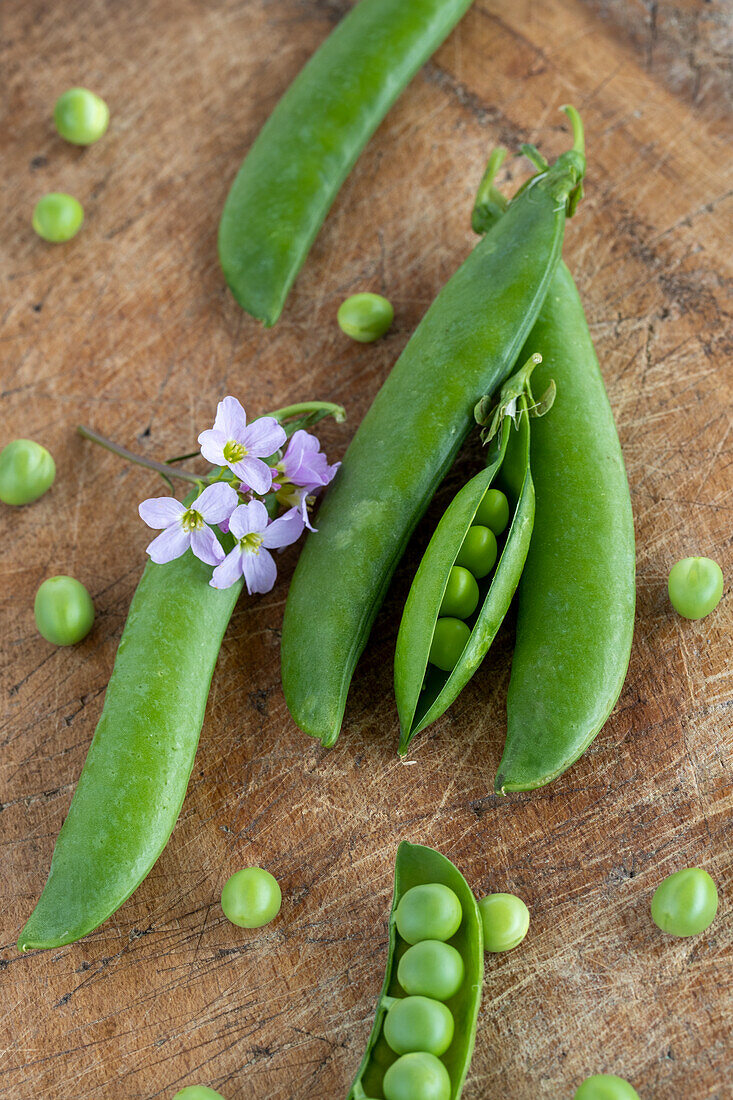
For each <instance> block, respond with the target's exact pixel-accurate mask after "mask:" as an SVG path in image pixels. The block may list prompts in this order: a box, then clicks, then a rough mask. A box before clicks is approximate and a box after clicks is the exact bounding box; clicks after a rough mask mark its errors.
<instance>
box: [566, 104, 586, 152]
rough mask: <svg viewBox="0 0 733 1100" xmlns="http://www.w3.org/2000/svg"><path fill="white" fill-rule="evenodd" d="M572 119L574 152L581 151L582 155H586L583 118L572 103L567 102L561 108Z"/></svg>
mask: <svg viewBox="0 0 733 1100" xmlns="http://www.w3.org/2000/svg"><path fill="white" fill-rule="evenodd" d="M560 110H561V111H564V112H565V114H566V115H567V116H568V119H569V120H570V126H571V128H572V131H573V152H574V153H580V155H581V156H582V157H584V156H585V132H584V130H583V120H582V119H581V117H580V115H579V114H578V112H577V110H576V109H575V107H573V105H572V103H565V104H564V105H563V106H562V107H561V108H560Z"/></svg>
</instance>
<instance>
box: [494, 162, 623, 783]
mask: <svg viewBox="0 0 733 1100" xmlns="http://www.w3.org/2000/svg"><path fill="white" fill-rule="evenodd" d="M527 151H528V150H527V149H525V152H527ZM504 155H505V153H504V150H501V149H498V150H495V151H494V153H493V154H492V156H491V158H490V161H489V167H488V168H487V171H486V174H485V176H484V179H483V180H482V183H481V186H480V187H479V193H478V196H477V201H476V206H475V207H474V212H473V227H474V229H475V230H476V232H479V233H482V232H485V231H486V229H487V228H488V229H491V228H492V227H494V226H495V225H496V224H497V220H498V223H499V224H500V223H501V221H502V220H503V218H504V217H506V214H507V213H508V212H509V210H510V209H511V203H510V204H509V207H507V204H506V200H505V199H504V197H503V196H502V195H501V194H500V193H499V192H498V191H497V190H496V188H495V187H494V186H493V176H494V173H495V172H496V170H497V168H498V167H499V165H500V164H501V161H502V159H503V157H504ZM529 155H530V159H531V160H532V162H533V163H534V164H535V166H536V167H538V168H539V169H540V170H542V168H543V167H546V165H545V164H544V162H543V161H542V159H541V158H540V157H539V155H538V154H537V151H536V150H531V149H530V150H529ZM512 202H516V196H515V198H514V199H513V200H512ZM504 211H506V213H504ZM535 349H540V350H541V352H542V359H543V362H542V365H541V367H539V368H538V370H537V371H536V373H535V375H534V376H533V382H534V385H535V387H536V389H537V390H538V391H539V392H541V391H542V387H543V386H544V385H547V383H548V381H549V380H550V379H552V381H553V382H554V383H555V384H556V386H557V396H556V400H555V404H554V407H553V411H552V416H551V417H548V418H547V419H546V420H542V419H540V420H537V421H536V422H533V429H532V440H531V447H530V454H531V461H532V472H533V481H534V489H535V496H536V513H535V522H534V530H533V532H532V542H531V545H530V548H529V553H528V555H527V561H526V563H525V566H524V570H523V572H522V579H521V582H520V585H519V599H518V611H517V630H516V641H515V646H514V655H513V658H512V670H511V678H510V681H509V693H508V698H507V719H508V732H507V739H506V744H505V747H504V753H503V756H502V758H501V762H500V764H499V769H498V774H497V776H496V782H495V788H496V791H497V793H503V792H505V791H524V790H533V789H534V788H536V787H541V786H543V785H544V784H545V783H549V782H550V781H551V780H552V779H554V778H556V777H557V776H558V775H561V774H562V773H563V772H564V771H565V770H566V769H567V768H569V767H570V765H571V764H572V763H573V762H574V761H575V760H577V758H578V757H579V756H580V755H581V754H582V753H583V752H585V750H586V749H587V748H588V746H589V745H590V743H591V742H592V741H593V738H594V737H595V736H596V734H597V733H598V732H599V730H600V729H601V728H602V726H603V725H604V723H605V721H606V719H607V718H608V716H609V714H610V713H611V711H612V709H613V707H614V705H615V703H616V700H617V699H618V697H619V694H620V692H621V688H622V686H623V682H624V679H625V677H626V670H627V668H628V664H629V656H630V652H631V642H632V638H633V632H634V608H635V550H634V522H633V516H632V512H631V498H630V495H629V486H628V481H627V478H626V471H625V469H624V461H623V456H622V454H621V446H620V444H619V439H618V434H617V432H616V427H615V425H614V421H613V414H612V412H611V407H610V405H609V403H608V397H607V396H606V391H605V388H604V385H603V378H602V376H601V372H600V369H599V366H598V360H597V358H596V354H595V350H594V348H593V342H592V340H591V337H590V333H589V331H588V325H587V323H586V320H585V315H584V313H583V306H582V303H581V301H580V298H579V295H578V292H577V290H576V288H575V284H574V282H573V279H572V276H571V274H570V272H569V271H568V269H567V267H566V266H565V264H564V263H563V262H562V261H560V263H559V264H558V266H557V268H556V269H555V273H554V275H553V279H552V282H551V284H550V288H549V290H548V293H547V297H546V298H545V300H544V303H543V305H542V309H541V311H540V314H539V317H538V319H537V321H536V323H535V326H534V328H533V329H532V333H531V335H530V337H529V339H528V341H527V343H526V345H525V354H527V353H529V352H530V351H533V350H535Z"/></svg>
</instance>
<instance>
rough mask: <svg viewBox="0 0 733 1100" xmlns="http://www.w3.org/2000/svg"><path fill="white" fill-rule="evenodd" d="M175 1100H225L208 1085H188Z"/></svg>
mask: <svg viewBox="0 0 733 1100" xmlns="http://www.w3.org/2000/svg"><path fill="white" fill-rule="evenodd" d="M173 1100H224V1097H223V1096H222V1095H221V1093H220V1092H215V1091H214V1089H210V1088H208V1087H207V1086H206V1085H187V1086H186V1088H185V1089H181V1091H180V1092H177V1093H176V1095H175V1096H174V1097H173Z"/></svg>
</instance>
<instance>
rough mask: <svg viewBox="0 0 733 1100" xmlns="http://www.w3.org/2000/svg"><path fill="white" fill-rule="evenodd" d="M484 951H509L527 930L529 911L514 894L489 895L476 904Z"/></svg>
mask: <svg viewBox="0 0 733 1100" xmlns="http://www.w3.org/2000/svg"><path fill="white" fill-rule="evenodd" d="M478 908H479V912H480V914H481V922H482V924H483V926H484V950H485V951H511V950H512V948H513V947H516V946H517V945H518V944H520V943H521V942H522V940H523V939H524V937H525V936H526V935H527V929H528V928H529V909H528V908H527V906H526V905H525V904H524V902H523V901H522V899H521V898H518V897H516V896H515V895H514V894H489V895H488V896H487V897H485V898H481V900H480V902H479V903H478Z"/></svg>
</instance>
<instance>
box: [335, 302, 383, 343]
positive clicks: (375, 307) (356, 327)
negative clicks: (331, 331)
mask: <svg viewBox="0 0 733 1100" xmlns="http://www.w3.org/2000/svg"><path fill="white" fill-rule="evenodd" d="M337 320H338V323H339V328H340V329H341V331H342V332H344V333H346V335H347V336H350V337H351V339H352V340H358V341H359V343H360V344H370V343H371V342H372V340H378V339H379V337H380V336H384V334H385V332H386V331H387V329H388V328H389V326H390V325H391V324H392V321H393V320H394V308H393V307H392V303H391V302H390V301H388V299H387V298H383V297H382V295H381V294H371V293H368V292H364V293H361V294H352V295H351V297H350V298H347V299H346V301H344V302H342V303H341V305H340V306H339V310H338V314H337Z"/></svg>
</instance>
